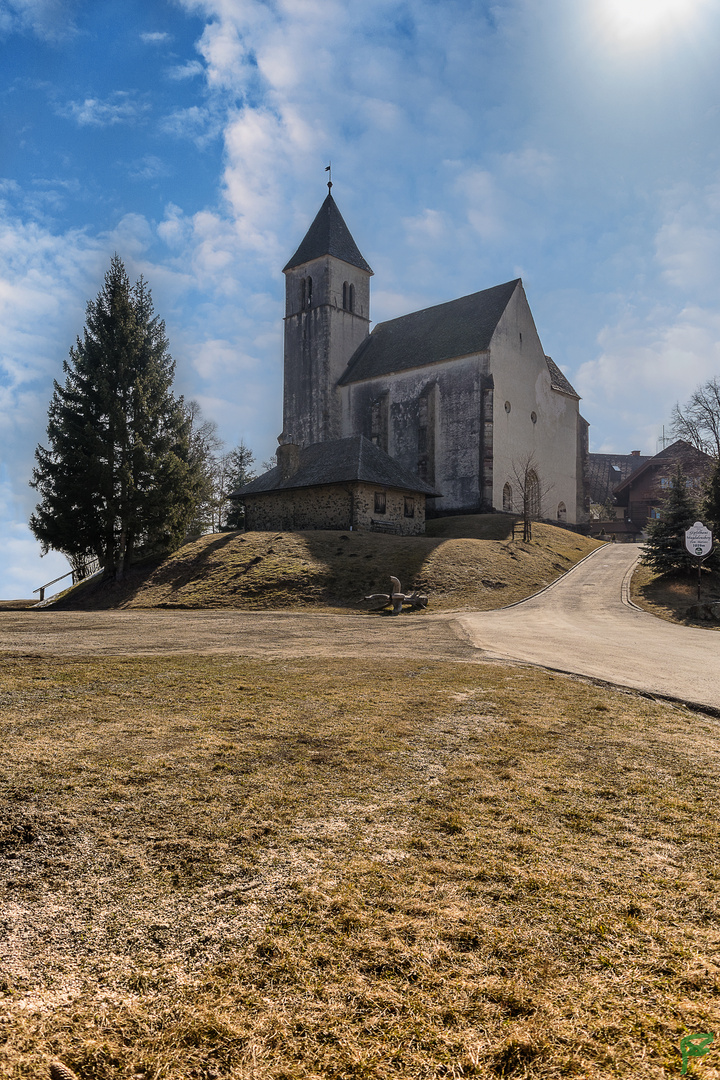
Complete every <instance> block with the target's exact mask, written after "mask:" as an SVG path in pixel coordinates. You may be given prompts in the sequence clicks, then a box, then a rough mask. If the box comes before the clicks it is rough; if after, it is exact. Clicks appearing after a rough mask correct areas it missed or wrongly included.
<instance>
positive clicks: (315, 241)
mask: <svg viewBox="0 0 720 1080" xmlns="http://www.w3.org/2000/svg"><path fill="white" fill-rule="evenodd" d="M329 186H330V185H328V188H329ZM323 255H333V256H334V257H335V258H336V259H342V261H343V262H346V263H349V264H350V265H351V266H357V267H359V268H360V269H361V270H365V271H366V272H367V273H368V274H372V270H371V269H370V267H369V266H368V264H367V263H366V262H365V260H364V259H363V257H362V255H361V254H360V252H359V250H358V246H357V244H356V243H355V241H354V240H353V238H352V236H351V234H350V230H349V229H348V227H347V225H346V224H345V222H344V221H343V216H342V214H341V213H340V211H339V210H338V208H337V205H336V203H335V200H334V199H333V197H332V193H331V192H330V191H329V190H328V195H327V198H326V199H325V202H324V203H323V204H322V206H321V207H320V210H319V211H318V214H317V217H316V218H315V220H314V221H313V223H312V225H311V226H310V228H309V229H308V231H307V233H306V234H305V239H304V240H303V242H302V243H301V244H300V247H299V248H298V249H297V251H296V252H295V254H294V255H293V257H292V259H291V260H290V262H289V263H288V264H287V266H285V267H284V268H283V273H284V272H285V271H287V270H293V269H294V268H295V267H296V266H302V264H303V263H306V262H311V261H312V259H320V258H322V256H323Z"/></svg>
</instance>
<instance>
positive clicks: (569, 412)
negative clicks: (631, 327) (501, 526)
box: [490, 285, 578, 522]
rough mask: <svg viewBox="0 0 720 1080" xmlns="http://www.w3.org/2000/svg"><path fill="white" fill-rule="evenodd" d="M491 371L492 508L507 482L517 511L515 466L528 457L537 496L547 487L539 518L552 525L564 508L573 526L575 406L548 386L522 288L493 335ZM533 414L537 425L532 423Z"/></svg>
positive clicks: (498, 506)
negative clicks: (537, 486)
mask: <svg viewBox="0 0 720 1080" xmlns="http://www.w3.org/2000/svg"><path fill="white" fill-rule="evenodd" d="M490 370H491V372H492V375H493V379H494V383H495V392H494V425H493V429H494V430H493V435H494V437H493V506H494V507H495V508H496V509H502V506H503V488H504V485H505V483H506V482H507V483H510V485H511V486H512V489H513V503H514V507H515V509H516V510H520V509H521V497H520V493H519V491H518V485H517V481H516V479H515V477H514V475H513V471H514V470H513V465H514V464H515V463H520V462H522V461H523V460H524V459H526V458H527V456H528V455H529V454H532V455H533V456H534V458H535V461H536V462H537V473H538V477H539V480H540V487H541V490H543V489H544V488H547V487H549V491H548V492H547V493H546V494H544V495H543V498H542V516H543V517H546V518H550V519H553V520H554V519H556V518H557V508H558V504H559V503H561V502H562V503H564V504H565V507H566V511H567V516H566V520H567V521H569V522H575V521H577V505H576V503H577V483H576V475H575V473H576V462H577V430H578V427H577V413H578V401H577V399H576V398H574V397H572V396H571V395H569V394H564V393H560V392H558V391H557V390H553V388H552V386H551V382H550V372H549V371H548V367H547V363H546V361H545V352H544V349H543V347H542V344H541V342H540V338H539V337H538V333H537V330H536V328H535V323H534V321H533V317H532V313H531V311H530V307H529V305H528V302H527V299H526V297H525V292H524V290H523V288H522V286H521V285H519V286H518V288H517V289H516V290H515V292H514V294H513V296H512V298H511V299H510V302H509V304H508V306H507V308H506V309H505V312H504V313H503V316H502V318H501V320H500V322H499V323H498V326H497V329H496V330H495V333H494V335H493V338H492V342H491V345H490ZM506 402H509V404H510V411H509V412H507V411H506V409H505V403H506ZM533 412H534V413H536V415H537V422H536V423H533V422H532V419H531V414H532V413H533Z"/></svg>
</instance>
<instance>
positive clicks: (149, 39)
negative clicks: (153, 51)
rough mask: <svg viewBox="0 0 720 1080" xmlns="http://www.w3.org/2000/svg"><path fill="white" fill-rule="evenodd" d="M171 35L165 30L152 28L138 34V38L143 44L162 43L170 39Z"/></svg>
mask: <svg viewBox="0 0 720 1080" xmlns="http://www.w3.org/2000/svg"><path fill="white" fill-rule="evenodd" d="M171 39H172V35H171V34H168V33H167V31H165V30H153V31H152V32H150V33H145V34H141V35H140V40H141V41H142V42H143V43H144V44H145V45H163V44H164V43H165V42H166V41H170V40H171Z"/></svg>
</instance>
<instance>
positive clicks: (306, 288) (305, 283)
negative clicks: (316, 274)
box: [300, 277, 312, 310]
mask: <svg viewBox="0 0 720 1080" xmlns="http://www.w3.org/2000/svg"><path fill="white" fill-rule="evenodd" d="M300 307H301V308H302V309H303V310H305V308H309V307H312V278H311V277H306V278H303V279H302V281H301V282H300Z"/></svg>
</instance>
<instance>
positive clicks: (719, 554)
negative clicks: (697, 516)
mask: <svg viewBox="0 0 720 1080" xmlns="http://www.w3.org/2000/svg"><path fill="white" fill-rule="evenodd" d="M700 512H701V515H702V521H703V523H704V524H705V525H707V527H708V529H712V534H713V541H714V548H713V553H712V555H711V556H710V558H709V559H708V560H707V561H706V563H705V565H706V566H709V567H711V568H712V569H713V570H720V542H719V541H720V458H717V459H716V460H715V463H714V465H713V467H712V472H711V473H710V476H709V477H708V480H707V484H706V485H705V490H704V492H703V498H702V502H701V504H700Z"/></svg>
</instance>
